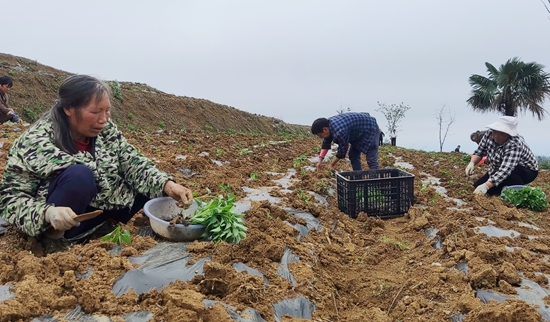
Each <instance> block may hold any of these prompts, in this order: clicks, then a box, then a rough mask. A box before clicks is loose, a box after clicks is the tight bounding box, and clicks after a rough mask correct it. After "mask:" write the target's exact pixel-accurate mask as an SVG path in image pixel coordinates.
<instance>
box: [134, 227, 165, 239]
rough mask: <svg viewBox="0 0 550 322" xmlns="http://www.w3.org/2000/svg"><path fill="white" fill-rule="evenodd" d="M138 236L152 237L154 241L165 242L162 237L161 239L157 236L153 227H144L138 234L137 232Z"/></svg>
mask: <svg viewBox="0 0 550 322" xmlns="http://www.w3.org/2000/svg"><path fill="white" fill-rule="evenodd" d="M137 234H138V235H140V236H142V237H151V238H153V239H154V240H156V241H164V239H162V237H160V236H159V235H157V234H155V232H154V231H153V228H151V226H143V227H141V228H140V229H139V230H138V232H137Z"/></svg>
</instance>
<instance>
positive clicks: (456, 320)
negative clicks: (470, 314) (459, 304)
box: [451, 314, 466, 322]
mask: <svg viewBox="0 0 550 322" xmlns="http://www.w3.org/2000/svg"><path fill="white" fill-rule="evenodd" d="M465 317H466V314H455V315H453V316H451V321H452V322H462V321H463V320H464V318H465Z"/></svg>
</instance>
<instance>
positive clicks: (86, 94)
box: [44, 75, 111, 154]
mask: <svg viewBox="0 0 550 322" xmlns="http://www.w3.org/2000/svg"><path fill="white" fill-rule="evenodd" d="M105 95H107V96H108V97H110V96H111V88H110V87H109V85H107V84H106V83H105V82H103V81H101V80H99V79H97V78H95V77H92V76H88V75H73V76H70V77H69V78H67V79H66V80H65V81H64V82H63V84H61V86H60V87H59V93H58V98H57V99H56V100H55V104H54V106H53V107H52V108H51V110H50V112H49V113H46V114H45V115H44V117H46V118H50V119H51V120H52V128H53V134H54V140H55V145H56V146H57V147H58V148H60V149H61V150H63V151H65V152H67V153H69V154H76V153H78V149H77V147H76V144H75V143H74V140H73V137H72V135H71V131H70V125H69V118H68V116H67V114H65V109H69V108H73V109H74V110H75V112H76V118H77V119H78V120H80V118H81V109H82V108H84V107H85V106H86V105H88V104H89V103H90V101H91V100H92V99H94V98H95V100H96V103H99V102H100V101H101V100H102V99H103V98H104V97H105Z"/></svg>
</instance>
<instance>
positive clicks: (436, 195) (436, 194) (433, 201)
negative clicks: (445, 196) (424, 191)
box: [429, 192, 439, 206]
mask: <svg viewBox="0 0 550 322" xmlns="http://www.w3.org/2000/svg"><path fill="white" fill-rule="evenodd" d="M438 198H439V193H437V192H436V193H435V195H434V197H433V198H432V200H430V202H429V204H430V205H432V206H433V205H435V204H436V203H437V199H438Z"/></svg>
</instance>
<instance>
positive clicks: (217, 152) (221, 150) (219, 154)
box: [216, 149, 223, 157]
mask: <svg viewBox="0 0 550 322" xmlns="http://www.w3.org/2000/svg"><path fill="white" fill-rule="evenodd" d="M222 154H223V149H216V156H217V157H219V156H221V155H222Z"/></svg>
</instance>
